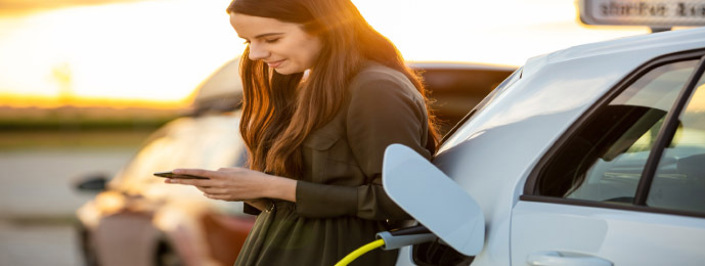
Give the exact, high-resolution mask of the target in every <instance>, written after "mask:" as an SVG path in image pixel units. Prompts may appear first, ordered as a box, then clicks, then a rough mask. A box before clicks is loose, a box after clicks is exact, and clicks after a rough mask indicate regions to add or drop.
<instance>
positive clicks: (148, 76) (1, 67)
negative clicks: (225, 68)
mask: <svg viewBox="0 0 705 266" xmlns="http://www.w3.org/2000/svg"><path fill="white" fill-rule="evenodd" d="M229 2H230V1H229V0H168V1H167V0H152V1H129V2H125V3H114V4H104V5H95V6H78V7H75V6H74V7H64V8H56V9H47V10H40V11H34V12H22V13H17V14H15V13H12V12H9V11H3V12H2V13H0V58H2V59H3V60H1V61H0V105H4V106H16V107H26V106H40V107H55V106H60V105H66V104H69V105H75V106H86V105H104V104H107V105H111V106H135V105H136V106H150V105H152V106H154V107H159V106H161V107H164V108H170V107H180V106H186V105H188V103H189V101H190V99H191V98H190V97H191V95H193V90H194V88H195V87H196V86H197V85H198V84H199V83H200V82H201V81H202V80H203V79H204V78H206V77H207V76H208V75H209V74H210V73H211V72H212V71H213V70H215V69H216V68H218V67H219V66H220V65H221V64H223V63H225V62H226V61H228V60H229V59H231V58H233V57H235V56H237V55H239V54H240V53H241V52H242V50H243V49H244V45H243V44H242V40H240V39H238V38H237V36H236V35H235V33H234V31H233V30H232V28H230V25H229V23H228V16H227V14H225V7H226V6H227V4H228V3H229ZM353 2H354V3H355V4H356V5H357V6H358V8H359V9H360V11H361V12H362V14H363V15H364V16H365V17H366V18H367V19H368V21H369V22H370V24H372V25H373V26H374V27H375V28H377V29H378V30H379V31H380V32H381V33H382V34H384V35H386V36H387V37H388V38H390V39H391V40H392V41H393V42H394V43H396V44H397V46H398V47H399V49H400V50H401V51H402V53H403V54H404V56H405V58H406V59H407V60H412V61H432V60H435V61H471V62H482V63H491V64H501V65H515V66H516V65H521V64H523V63H524V61H525V60H526V59H527V58H529V57H531V56H534V55H538V54H542V53H547V52H551V51H554V50H557V49H561V48H565V47H568V46H573V45H579V44H582V43H587V42H594V41H600V40H605V39H613V38H618V37H622V36H629V35H637V34H644V33H647V32H648V29H647V28H645V27H631V28H624V27H621V28H616V27H607V28H597V27H591V28H588V27H585V26H581V25H580V24H579V23H578V22H577V21H576V16H577V15H576V9H575V5H574V3H573V2H572V1H566V0H525V1H520V0H502V1H460V0H438V1H420V0H381V1H380V0H353Z"/></svg>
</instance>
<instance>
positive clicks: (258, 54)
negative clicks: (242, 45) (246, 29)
mask: <svg viewBox="0 0 705 266" xmlns="http://www.w3.org/2000/svg"><path fill="white" fill-rule="evenodd" d="M267 56H269V53H268V52H267V51H266V50H265V49H263V47H262V46H261V45H256V44H254V43H251V44H250V60H259V59H264V58H267Z"/></svg>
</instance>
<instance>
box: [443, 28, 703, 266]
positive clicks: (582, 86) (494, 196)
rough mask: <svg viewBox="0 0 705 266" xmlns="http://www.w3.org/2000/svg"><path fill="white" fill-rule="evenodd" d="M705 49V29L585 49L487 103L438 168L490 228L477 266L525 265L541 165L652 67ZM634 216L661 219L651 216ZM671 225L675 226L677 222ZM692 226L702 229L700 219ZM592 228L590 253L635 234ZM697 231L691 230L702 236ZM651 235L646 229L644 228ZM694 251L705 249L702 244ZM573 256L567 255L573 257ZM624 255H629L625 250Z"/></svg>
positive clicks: (540, 63) (546, 62)
mask: <svg viewBox="0 0 705 266" xmlns="http://www.w3.org/2000/svg"><path fill="white" fill-rule="evenodd" d="M704 46H705V28H699V29H689V30H681V31H674V32H666V33H658V34H654V35H648V36H639V37H632V38H624V39H618V40H614V41H608V42H601V43H595V44H586V45H581V46H576V47H571V48H568V49H566V50H563V51H558V52H555V53H551V54H547V55H543V56H539V57H534V58H531V59H530V60H529V61H528V62H527V64H526V65H525V66H523V67H522V69H521V70H520V71H521V78H520V79H518V80H516V81H513V82H512V84H511V85H510V86H505V87H502V86H500V87H499V88H497V89H496V91H495V92H493V94H491V95H490V96H488V97H487V98H486V99H485V100H484V101H486V102H487V103H485V104H484V105H483V103H481V104H480V105H479V107H477V109H475V110H473V114H472V116H471V117H470V118H469V119H468V120H467V121H464V122H462V123H463V124H462V125H461V126H459V127H458V128H457V129H456V130H454V132H453V135H451V136H450V137H448V138H447V139H446V141H445V142H444V144H443V145H442V146H441V147H440V149H439V152H438V153H437V155H436V157H435V159H434V161H433V162H434V164H435V165H436V166H437V167H438V168H439V169H440V170H441V171H443V172H444V173H445V174H446V175H448V176H449V177H451V178H452V179H454V180H455V182H456V183H457V184H458V185H459V186H460V187H462V188H463V189H464V190H465V191H467V192H468V193H469V194H470V195H472V197H473V198H474V199H475V200H476V201H477V202H478V204H479V205H480V206H481V207H482V209H483V210H484V215H485V219H486V226H487V228H486V233H487V236H486V243H485V250H483V252H482V253H480V254H479V255H478V256H476V257H475V260H474V262H473V265H510V264H516V265H523V264H524V263H525V259H526V256H525V255H526V254H527V251H524V250H522V251H516V252H515V251H514V250H513V248H517V249H519V250H521V248H520V246H522V244H521V242H520V241H522V239H523V238H522V237H525V236H531V237H538V236H539V234H538V233H536V234H534V233H532V232H530V231H531V230H533V228H534V227H535V226H536V225H537V224H538V223H539V221H542V220H541V218H537V217H534V216H533V215H529V214H528V212H531V211H533V210H534V209H537V210H538V209H540V206H536V205H541V204H539V203H526V202H521V204H519V202H520V201H519V197H520V195H522V193H523V189H524V184H525V182H526V181H527V177H528V176H529V174H530V173H531V172H532V170H533V169H534V167H535V166H536V164H537V162H538V161H539V160H540V159H541V158H542V157H543V155H544V154H545V153H546V152H547V150H548V149H550V148H551V146H552V145H553V144H554V143H555V142H556V140H557V139H558V138H559V137H561V136H562V134H563V133H564V132H566V130H567V129H568V128H569V127H570V126H571V125H572V124H573V123H574V122H575V121H577V120H578V118H580V117H581V116H582V115H583V113H585V112H586V111H587V110H588V109H589V108H590V107H591V106H593V105H594V104H595V102H597V101H598V100H599V99H601V98H602V97H604V95H605V94H606V93H607V92H609V91H610V89H612V88H613V87H614V86H615V85H616V84H618V83H619V82H620V81H621V80H622V79H623V78H625V77H627V76H628V75H629V74H630V73H631V72H632V71H634V70H636V69H637V68H639V67H640V66H641V65H643V64H645V63H647V62H648V61H650V60H652V59H655V58H658V57H660V56H662V55H666V54H671V53H674V52H680V51H688V50H692V49H701V48H703V47H704ZM566 208H567V207H566ZM581 209H582V208H581ZM561 211H562V212H563V213H566V214H565V216H566V218H565V219H571V214H570V212H568V211H567V210H561ZM513 212H516V215H517V217H516V218H515V217H513V216H512V213H513ZM556 212H560V211H558V210H556ZM615 213H619V212H616V211H606V212H604V213H603V215H612V214H615ZM580 216H581V217H580V218H575V220H576V222H578V223H587V222H585V221H588V220H590V219H594V218H590V217H591V215H590V212H589V211H588V212H581V215H580ZM582 216H585V217H584V218H583V217H582ZM635 216H636V217H642V218H648V219H658V218H659V217H661V216H660V215H658V214H644V213H637V215H635ZM573 218H574V217H573ZM517 219H518V220H517ZM635 219H638V218H635ZM664 219H665V218H664ZM668 219H669V222H674V221H677V220H678V219H677V218H673V217H668ZM693 219H694V218H693ZM598 220H599V219H598ZM590 221H591V220H590ZM605 223H606V224H605ZM693 223H695V224H697V225H700V224H702V223H703V221H702V220H699V219H695V220H694V221H693ZM552 225H553V226H554V227H555V226H559V225H556V224H555V223H554V224H552ZM589 225H590V226H591V228H592V229H591V231H590V234H591V236H590V237H589V238H588V241H587V242H586V243H584V245H588V246H590V245H592V246H596V245H597V242H600V240H599V238H600V235H601V234H602V235H605V234H604V233H601V232H603V231H604V230H612V229H613V228H614V227H619V228H629V226H633V225H630V222H629V221H628V220H625V219H622V220H620V219H614V220H610V221H605V220H602V221H601V222H595V223H594V224H592V223H589ZM610 226H613V227H610ZM663 226H667V225H665V224H664V225H654V226H653V227H648V230H658V228H660V227H663ZM545 228H550V227H548V226H547V227H545ZM697 228H698V227H696V228H695V229H690V230H691V232H697V234H700V232H699V231H700V229H697ZM645 229H647V227H642V228H640V230H645ZM545 230H549V229H545ZM566 230H567V229H566ZM515 231H516V232H515ZM634 232H635V235H631V236H630V237H633V238H632V239H631V240H632V241H636V239H637V238H636V237H637V236H636V232H639V231H634ZM515 233H516V234H518V235H517V236H515V235H514V234H515ZM592 234H594V235H592ZM652 234H654V237H655V238H656V239H663V240H664V241H666V240H669V241H671V240H673V239H672V238H669V237H668V236H665V235H658V233H652ZM581 235H584V234H582V233H581ZM519 236H521V237H519ZM546 241H549V240H546ZM576 241H582V240H576ZM515 242H516V243H515ZM527 243H532V244H533V243H534V242H527ZM514 244H516V247H515V246H514ZM693 244H698V245H700V246H702V243H700V242H698V243H693ZM576 245H580V243H576ZM617 245H618V244H617V242H614V243H610V244H609V247H610V248H616V246H617ZM598 248H599V246H598ZM602 248H603V249H604V247H602ZM568 249H569V250H564V251H567V252H570V251H573V250H570V248H568ZM575 249H577V248H575ZM552 250H554V249H549V250H546V251H552ZM618 250H624V247H620V249H618ZM611 252H618V251H617V250H615V251H611ZM684 252H686V253H687V252H688V251H684ZM513 257H516V259H515V260H514V263H512V261H510V258H513ZM611 259H614V258H611ZM614 260H617V261H621V260H620V259H614ZM628 264H629V263H628Z"/></svg>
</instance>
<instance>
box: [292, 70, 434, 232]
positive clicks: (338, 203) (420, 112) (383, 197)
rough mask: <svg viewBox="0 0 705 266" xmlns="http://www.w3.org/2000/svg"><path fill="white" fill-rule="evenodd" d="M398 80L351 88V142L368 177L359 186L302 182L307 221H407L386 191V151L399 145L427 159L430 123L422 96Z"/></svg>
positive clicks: (301, 205) (299, 193)
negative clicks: (351, 218)
mask: <svg viewBox="0 0 705 266" xmlns="http://www.w3.org/2000/svg"><path fill="white" fill-rule="evenodd" d="M404 86H412V85H411V84H410V83H409V82H408V80H407V84H405V83H403V82H401V81H399V80H394V79H389V78H386V79H385V78H382V79H368V80H366V81H361V82H358V83H357V85H356V86H351V98H350V105H349V108H348V110H347V119H346V127H347V139H348V143H349V145H350V148H351V150H352V154H353V156H354V157H355V159H356V161H357V163H358V165H359V167H360V169H361V170H362V172H363V173H364V175H365V176H366V177H367V180H366V183H365V184H364V185H361V186H358V187H348V186H336V185H326V184H317V183H311V182H303V181H299V182H298V184H297V189H296V197H297V212H298V213H299V214H300V215H302V216H305V217H336V216H346V215H349V216H357V217H360V218H363V219H370V220H386V219H389V220H402V219H409V218H410V217H409V215H408V214H406V212H404V211H403V210H402V209H401V208H399V207H398V206H397V205H396V204H395V203H394V202H393V201H392V200H391V199H390V198H389V196H387V194H386V192H385V191H384V190H383V188H382V164H383V157H384V151H385V149H386V148H387V146H389V145H391V144H394V143H399V144H403V145H406V146H408V147H411V148H412V149H414V150H415V151H416V152H418V153H420V154H421V155H423V156H424V157H426V158H431V152H430V151H429V150H428V149H426V148H425V146H426V142H427V140H428V138H429V137H430V136H428V124H427V123H428V122H427V121H428V119H427V115H426V109H425V104H424V102H423V98H422V97H421V95H420V94H419V93H418V92H417V91H415V89H413V87H411V88H409V87H404Z"/></svg>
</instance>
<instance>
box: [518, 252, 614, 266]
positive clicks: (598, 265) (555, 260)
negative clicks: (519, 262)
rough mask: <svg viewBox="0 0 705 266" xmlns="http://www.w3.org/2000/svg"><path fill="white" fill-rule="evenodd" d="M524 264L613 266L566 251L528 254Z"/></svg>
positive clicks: (608, 262)
mask: <svg viewBox="0 0 705 266" xmlns="http://www.w3.org/2000/svg"><path fill="white" fill-rule="evenodd" d="M526 263H527V264H528V265H532V266H553V265H561V266H613V265H614V264H613V263H612V262H611V261H609V260H606V259H603V258H598V257H595V256H591V255H585V254H580V253H575V252H566V251H542V252H536V253H532V254H529V256H528V257H527V258H526Z"/></svg>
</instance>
